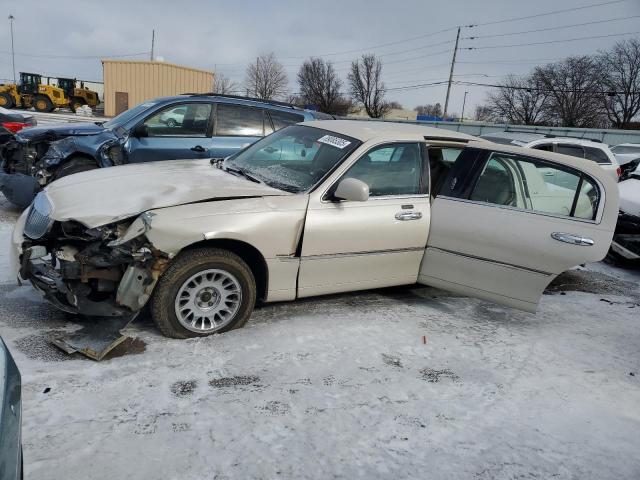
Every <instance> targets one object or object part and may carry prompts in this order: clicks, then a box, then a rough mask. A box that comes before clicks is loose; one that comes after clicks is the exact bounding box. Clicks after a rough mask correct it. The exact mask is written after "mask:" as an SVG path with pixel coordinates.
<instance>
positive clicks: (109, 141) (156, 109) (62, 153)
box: [0, 94, 332, 207]
mask: <svg viewBox="0 0 640 480" xmlns="http://www.w3.org/2000/svg"><path fill="white" fill-rule="evenodd" d="M328 118H332V117H331V116H330V115H326V114H324V113H320V112H314V111H310V110H303V109H301V108H297V107H294V106H292V105H289V104H286V103H282V102H275V101H267V100H259V99H251V98H246V97H237V96H232V95H217V94H185V95H178V96H174V97H164V98H157V99H155V100H150V101H148V102H145V103H142V104H140V105H137V106H136V107H133V108H132V109H130V110H127V111H126V112H123V113H121V114H120V115H118V116H117V117H115V118H113V119H112V120H109V121H108V122H105V123H78V124H73V123H70V124H65V125H59V126H42V127H35V128H28V129H24V130H22V131H20V132H18V133H17V134H16V135H15V136H14V138H12V139H11V140H10V141H9V142H7V143H5V144H4V145H2V146H1V147H0V159H1V161H2V164H1V168H0V190H1V191H2V192H3V193H4V195H5V196H6V197H7V199H8V200H9V201H10V202H12V203H14V204H16V205H19V206H22V207H26V206H27V205H29V203H31V200H32V199H33V197H34V196H35V194H36V193H37V192H38V191H39V190H40V189H41V188H42V187H44V186H45V185H47V184H48V183H49V182H51V181H53V180H55V179H57V178H60V177H64V176H66V175H70V174H72V173H76V172H81V171H85V170H91V169H94V168H101V167H111V166H114V165H122V164H125V163H136V162H150V161H155V160H175V159H183V158H185V159H189V158H223V157H227V156H229V155H232V154H234V153H235V152H237V151H238V150H240V149H242V148H244V147H246V146H247V145H250V144H251V143H253V142H255V141H256V140H258V139H259V138H262V137H263V136H265V135H269V134H270V133H272V132H274V131H276V130H279V129H281V128H283V127H286V126H287V125H291V124H294V123H298V122H303V121H308V120H316V119H323V120H324V119H328Z"/></svg>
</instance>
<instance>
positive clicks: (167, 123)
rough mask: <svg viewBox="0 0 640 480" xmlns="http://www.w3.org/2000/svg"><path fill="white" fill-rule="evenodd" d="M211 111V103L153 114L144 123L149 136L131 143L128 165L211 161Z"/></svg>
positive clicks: (182, 106)
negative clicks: (166, 161) (184, 159)
mask: <svg viewBox="0 0 640 480" xmlns="http://www.w3.org/2000/svg"><path fill="white" fill-rule="evenodd" d="M212 110H213V104H212V103H204V102H203V103H183V104H178V105H172V106H169V107H167V108H164V109H162V110H160V111H159V112H156V113H154V114H153V115H151V116H150V117H148V118H147V119H146V120H145V121H144V122H143V123H144V125H145V127H146V131H147V136H144V137H140V138H136V137H131V138H130V139H129V145H128V148H127V150H128V162H129V163H138V162H152V161H156V160H177V159H183V158H207V157H209V154H208V152H209V148H210V143H211V130H212V125H211V118H212Z"/></svg>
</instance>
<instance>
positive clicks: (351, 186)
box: [333, 178, 369, 202]
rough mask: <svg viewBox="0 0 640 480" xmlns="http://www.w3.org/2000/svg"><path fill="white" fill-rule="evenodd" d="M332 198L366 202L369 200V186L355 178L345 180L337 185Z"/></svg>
mask: <svg viewBox="0 0 640 480" xmlns="http://www.w3.org/2000/svg"><path fill="white" fill-rule="evenodd" d="M333 196H334V198H337V199H338V200H348V201H350V202H366V201H367V200H369V185H367V184H366V183H364V182H363V181H362V180H358V179H357V178H345V179H344V180H342V181H341V182H340V183H339V184H338V188H336V191H335V192H334V194H333Z"/></svg>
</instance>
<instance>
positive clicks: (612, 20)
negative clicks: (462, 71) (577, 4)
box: [462, 15, 640, 40]
mask: <svg viewBox="0 0 640 480" xmlns="http://www.w3.org/2000/svg"><path fill="white" fill-rule="evenodd" d="M632 18H640V15H633V16H631V17H617V18H609V19H607V20H595V21H593V22H584V23H574V24H571V25H561V26H559V27H548V28H536V29H535V30H521V31H519V32H509V33H496V34H493V35H476V36H473V37H462V39H463V40H477V39H479V38H495V37H508V36H511V35H523V34H525V33H536V32H548V31H551V30H561V29H564V28H572V27H584V26H586V25H597V24H599V23H608V22H617V21H621V20H630V19H632Z"/></svg>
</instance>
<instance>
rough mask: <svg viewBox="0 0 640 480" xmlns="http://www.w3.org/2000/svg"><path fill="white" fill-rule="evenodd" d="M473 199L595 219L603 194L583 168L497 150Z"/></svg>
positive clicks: (473, 193)
mask: <svg viewBox="0 0 640 480" xmlns="http://www.w3.org/2000/svg"><path fill="white" fill-rule="evenodd" d="M469 199H470V200H476V201H480V202H486V203H491V204H495V205H504V206H508V207H515V208H520V209H523V210H531V211H534V212H541V213H550V214H554V215H564V216H571V217H577V218H584V219H595V216H596V213H597V210H598V203H599V201H600V194H599V190H598V187H597V186H596V185H595V183H594V182H593V181H592V180H591V179H589V178H587V177H586V176H585V175H583V174H581V173H580V172H578V171H576V170H573V169H569V168H564V167H560V166H558V165H555V164H552V163H548V162H541V161H536V160H532V159H524V158H522V157H518V156H514V155H507V154H496V153H494V154H493V155H492V156H491V157H490V158H489V161H488V162H487V163H486V164H485V167H484V169H483V170H482V173H481V174H480V176H479V178H478V180H477V182H476V185H475V187H474V189H473V191H472V193H471V196H470V197H469Z"/></svg>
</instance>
